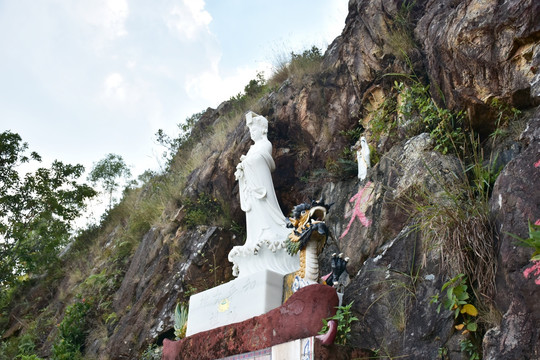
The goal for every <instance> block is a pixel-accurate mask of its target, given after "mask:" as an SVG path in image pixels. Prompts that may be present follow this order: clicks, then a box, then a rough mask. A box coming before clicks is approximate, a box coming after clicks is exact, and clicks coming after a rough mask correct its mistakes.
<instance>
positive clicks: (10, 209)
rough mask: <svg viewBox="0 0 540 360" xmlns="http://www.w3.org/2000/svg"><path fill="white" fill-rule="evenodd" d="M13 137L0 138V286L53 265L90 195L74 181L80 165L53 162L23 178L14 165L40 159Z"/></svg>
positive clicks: (88, 190) (82, 170)
mask: <svg viewBox="0 0 540 360" xmlns="http://www.w3.org/2000/svg"><path fill="white" fill-rule="evenodd" d="M27 148H28V145H27V144H26V143H23V142H22V139H21V137H20V136H19V135H18V134H15V133H11V132H9V131H6V132H3V133H1V134H0V237H1V238H2V241H0V259H1V262H0V284H1V285H3V286H6V285H10V284H13V283H14V281H15V280H16V279H17V277H18V276H22V275H24V274H28V273H37V272H41V271H44V270H47V269H49V268H50V267H51V266H53V265H54V264H55V261H56V256H57V254H58V251H59V249H60V247H61V246H62V245H64V244H66V242H67V241H68V239H69V235H70V231H71V230H72V227H71V226H72V222H73V220H75V219H76V218H77V217H78V216H79V215H80V214H81V212H82V210H83V209H84V201H85V200H86V199H88V198H91V197H93V196H94V195H95V194H96V192H95V191H94V190H93V189H92V188H91V187H89V186H88V185H86V184H78V183H77V179H78V178H79V177H80V176H81V175H82V173H83V172H84V167H83V166H82V165H69V164H67V165H66V164H63V163H62V162H60V161H54V162H53V163H52V165H51V167H50V168H38V169H37V170H36V171H35V172H34V173H27V174H26V175H25V176H24V177H23V178H21V177H20V175H19V172H18V167H19V165H21V164H23V163H28V162H29V161H30V160H34V161H38V162H39V161H41V158H40V157H39V155H38V154H37V153H35V152H33V153H31V154H30V156H27V155H25V151H26V150H27Z"/></svg>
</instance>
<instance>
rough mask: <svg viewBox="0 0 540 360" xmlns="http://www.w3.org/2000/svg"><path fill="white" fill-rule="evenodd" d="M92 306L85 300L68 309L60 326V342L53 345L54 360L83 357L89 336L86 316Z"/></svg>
mask: <svg viewBox="0 0 540 360" xmlns="http://www.w3.org/2000/svg"><path fill="white" fill-rule="evenodd" d="M90 308H91V306H90V304H89V303H88V302H86V301H85V299H77V301H76V302H75V303H74V304H72V305H69V306H68V307H67V308H66V312H65V314H64V319H62V322H61V323H60V324H59V325H58V330H59V334H58V340H57V342H56V343H55V344H54V345H53V349H52V359H53V360H64V359H65V360H68V359H77V358H80V357H81V349H82V347H83V346H84V342H85V340H86V335H87V326H86V325H87V322H86V315H87V314H88V312H89V310H90Z"/></svg>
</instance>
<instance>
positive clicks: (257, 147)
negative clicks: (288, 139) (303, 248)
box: [229, 111, 299, 276]
mask: <svg viewBox="0 0 540 360" xmlns="http://www.w3.org/2000/svg"><path fill="white" fill-rule="evenodd" d="M246 125H247V126H248V128H249V132H250V135H251V139H252V140H253V141H254V144H253V145H252V146H251V147H250V149H249V151H248V152H247V154H246V155H242V156H241V157H240V163H239V164H238V165H237V167H236V172H235V177H236V180H238V185H239V193H240V206H241V209H242V210H243V211H244V212H245V213H246V227H247V238H246V242H245V244H244V245H243V246H235V247H234V248H233V249H232V250H231V252H230V253H229V261H231V262H233V264H234V267H233V273H234V275H239V276H245V275H249V274H252V273H255V272H258V271H261V270H265V269H266V270H272V271H275V272H278V273H282V274H287V273H290V272H293V271H296V269H297V268H298V265H297V263H298V261H299V260H298V259H297V258H296V257H292V256H290V255H288V254H287V253H286V251H285V248H284V241H285V239H287V236H288V234H289V233H290V231H291V230H290V229H288V228H287V226H286V225H287V220H286V218H285V215H283V213H282V211H281V208H280V207H279V203H278V200H277V197H276V193H275V191H274V184H273V182H272V175H271V172H272V171H274V169H275V167H276V166H275V163H274V160H273V159H272V144H271V143H270V141H269V140H268V138H267V136H266V134H267V133H268V120H266V118H265V117H264V116H260V115H257V114H255V113H253V112H251V111H250V112H248V113H247V114H246Z"/></svg>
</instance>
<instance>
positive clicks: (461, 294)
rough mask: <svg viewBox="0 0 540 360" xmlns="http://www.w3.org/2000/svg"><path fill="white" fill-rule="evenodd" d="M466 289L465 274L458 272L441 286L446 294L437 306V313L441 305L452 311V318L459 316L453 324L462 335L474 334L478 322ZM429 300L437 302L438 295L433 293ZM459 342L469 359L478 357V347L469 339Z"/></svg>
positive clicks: (472, 359) (476, 311) (474, 308)
mask: <svg viewBox="0 0 540 360" xmlns="http://www.w3.org/2000/svg"><path fill="white" fill-rule="evenodd" d="M468 289H469V288H468V286H467V276H466V275H465V274H458V275H457V276H455V277H453V278H452V279H450V280H448V281H447V282H446V283H444V285H443V286H442V289H441V292H444V290H446V296H445V297H444V298H443V300H442V302H441V303H439V306H438V307H437V313H438V312H440V310H441V305H442V306H443V307H444V308H445V309H446V310H449V311H453V312H454V318H455V319H456V320H457V319H458V317H459V321H458V323H459V324H457V325H455V329H456V330H458V331H461V333H462V334H463V335H467V334H475V333H476V331H477V330H478V324H477V322H476V317H477V316H478V310H477V309H476V307H475V306H474V305H473V304H471V303H470V302H471V301H472V298H471V296H470V295H469V293H468ZM431 302H432V303H437V302H439V295H434V296H433V297H432V300H431ZM460 344H461V351H462V352H467V354H468V355H469V358H470V359H471V360H475V359H479V358H480V357H479V351H478V347H477V346H476V345H475V344H474V343H473V341H471V339H469V338H467V339H463V340H462V341H461V343H460Z"/></svg>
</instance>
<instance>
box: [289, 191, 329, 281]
mask: <svg viewBox="0 0 540 360" xmlns="http://www.w3.org/2000/svg"><path fill="white" fill-rule="evenodd" d="M330 206H332V204H329V205H326V204H325V203H324V200H323V199H321V200H319V201H315V200H313V201H311V203H304V204H300V205H297V206H295V207H294V208H293V211H292V217H290V218H289V221H290V223H289V224H288V225H287V226H288V227H292V228H293V230H292V232H291V233H290V234H289V236H288V238H287V239H286V240H285V245H286V248H287V252H288V253H289V254H290V255H295V254H296V253H297V252H298V251H300V269H299V270H298V271H297V272H296V274H295V275H296V276H295V279H296V278H298V281H300V282H301V284H296V286H295V285H293V288H297V289H298V288H300V287H303V286H305V285H308V284H314V283H317V282H318V280H319V261H318V255H319V254H320V253H321V252H322V250H323V248H324V245H325V244H326V240H327V238H328V232H329V231H328V227H327V226H326V224H325V223H324V220H325V218H326V213H327V212H328V210H329V209H330ZM295 281H296V280H295Z"/></svg>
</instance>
